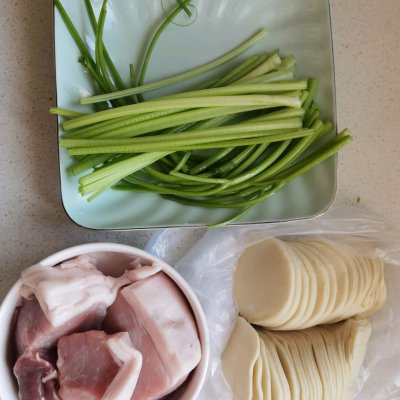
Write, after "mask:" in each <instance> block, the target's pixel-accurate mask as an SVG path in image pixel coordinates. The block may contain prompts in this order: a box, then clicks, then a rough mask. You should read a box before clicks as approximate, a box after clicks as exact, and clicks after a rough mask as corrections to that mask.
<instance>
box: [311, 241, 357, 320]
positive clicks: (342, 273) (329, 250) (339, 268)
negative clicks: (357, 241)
mask: <svg viewBox="0 0 400 400" xmlns="http://www.w3.org/2000/svg"><path fill="white" fill-rule="evenodd" d="M306 243H308V244H310V245H311V246H313V247H314V248H315V249H316V251H317V253H318V254H319V255H321V256H325V257H326V259H327V260H328V264H327V266H328V267H329V266H330V267H332V270H333V271H334V273H335V276H336V281H337V296H336V303H335V306H334V310H333V312H332V314H331V316H330V317H329V318H328V319H327V320H326V321H325V322H336V321H340V320H342V319H343V318H342V315H344V313H345V312H346V311H347V310H348V309H349V308H350V306H351V305H352V304H353V303H354V299H355V294H354V285H355V283H353V282H355V280H356V279H357V276H356V274H355V270H354V267H353V265H350V264H351V261H350V259H349V258H350V257H349V255H348V253H346V251H345V250H343V249H342V248H341V246H339V245H337V244H334V243H332V242H329V241H327V240H307V241H306Z"/></svg>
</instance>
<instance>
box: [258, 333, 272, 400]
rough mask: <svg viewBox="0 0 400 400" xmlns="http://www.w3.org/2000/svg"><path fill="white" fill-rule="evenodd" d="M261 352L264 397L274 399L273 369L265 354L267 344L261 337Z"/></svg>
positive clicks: (269, 399)
mask: <svg viewBox="0 0 400 400" xmlns="http://www.w3.org/2000/svg"><path fill="white" fill-rule="evenodd" d="M260 353H261V360H262V376H261V384H262V389H263V393H264V399H265V400H272V388H271V370H270V366H269V361H268V359H267V355H266V354H265V344H264V341H263V340H262V339H261V338H260Z"/></svg>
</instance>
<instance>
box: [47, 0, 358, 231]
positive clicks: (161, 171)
mask: <svg viewBox="0 0 400 400" xmlns="http://www.w3.org/2000/svg"><path fill="white" fill-rule="evenodd" d="M178 3H179V4H178V6H177V8H176V9H175V10H173V11H172V13H171V14H170V15H168V16H167V18H166V19H165V21H164V23H163V24H162V25H161V26H160V27H159V29H158V30H157V31H156V34H155V35H154V37H153V39H152V40H151V42H150V44H149V47H148V51H147V53H146V56H145V58H144V61H143V63H142V68H141V70H140V73H139V79H138V80H136V79H135V71H134V68H133V66H132V65H131V77H130V78H131V79H130V85H129V86H130V87H128V85H126V84H125V83H124V81H123V79H122V78H121V76H120V75H119V73H118V71H117V70H116V68H115V66H114V64H113V62H112V59H111V57H110V55H109V53H108V52H107V50H106V49H105V46H104V44H103V37H102V36H103V28H104V23H105V18H106V10H107V1H106V0H104V1H103V6H102V8H101V11H100V14H99V17H98V18H96V16H95V13H94V12H93V9H92V7H91V4H90V0H85V5H86V9H87V11H88V15H89V18H90V21H91V23H92V27H93V31H94V34H95V43H96V48H95V54H94V56H92V55H91V54H90V52H89V50H88V48H87V47H86V45H85V44H84V42H83V40H82V39H81V38H80V36H79V34H78V33H77V31H76V29H75V28H74V25H73V23H72V21H71V20H70V19H69V17H68V15H67V14H66V12H65V10H64V9H63V7H62V5H61V3H60V2H59V0H55V5H56V7H57V9H58V11H59V12H60V15H61V16H62V18H63V20H64V22H65V24H66V26H67V28H68V29H69V32H70V33H71V35H72V37H73V39H74V40H75V43H76V44H77V46H78V48H79V49H80V51H81V53H82V58H81V62H82V64H83V65H84V67H85V68H86V70H87V72H88V73H89V74H90V75H91V76H92V78H93V80H94V82H95V83H96V86H97V90H98V91H99V92H100V94H99V95H96V96H91V97H86V98H83V99H81V104H93V105H94V106H95V107H96V111H95V112H94V113H92V114H87V115H86V114H82V113H77V112H74V111H70V110H64V109H60V108H53V109H51V112H52V113H54V114H58V115H60V116H63V117H65V118H66V120H65V121H64V123H63V129H64V131H65V132H66V133H65V135H64V136H63V137H62V138H61V140H60V145H61V146H62V147H65V148H67V149H68V153H69V154H70V155H71V156H73V157H76V162H75V164H74V165H73V166H72V168H71V172H72V173H73V174H74V175H78V174H79V175H80V174H84V175H83V176H81V177H80V179H79V191H80V193H81V194H82V195H83V196H88V200H89V201H90V200H92V199H94V198H95V197H97V196H98V195H99V194H101V193H102V192H103V191H104V190H106V189H108V188H110V187H113V189H117V190H125V191H141V192H154V193H158V194H159V195H160V196H162V197H164V198H166V199H168V200H172V201H176V202H179V203H182V204H187V205H191V206H201V207H216V208H232V209H239V212H238V213H236V214H235V216H234V217H233V218H232V219H230V220H229V221H225V223H227V222H232V221H234V220H237V219H238V218H240V217H241V216H242V215H243V214H244V213H245V212H247V211H248V210H249V209H251V207H253V206H254V205H256V204H257V203H259V202H262V201H264V200H266V199H267V198H269V197H270V196H272V195H273V194H274V193H276V192H277V191H278V190H280V189H281V188H282V187H284V186H285V185H286V184H287V183H288V182H290V181H291V180H292V179H294V178H296V177H297V176H299V175H300V174H303V173H305V172H307V171H308V170H310V169H311V168H314V167H315V166H316V165H317V164H319V163H321V162H322V161H324V160H326V159H327V158H329V157H331V156H332V155H334V154H335V153H336V152H337V151H338V150H339V149H340V148H341V147H343V146H344V145H346V144H347V143H349V142H350V141H351V136H350V135H349V134H348V132H347V130H345V131H343V132H342V133H340V134H338V135H336V136H335V137H334V138H333V139H330V140H327V135H329V133H330V132H331V131H332V124H331V123H330V122H329V121H323V120H321V116H320V112H319V109H318V107H317V106H316V105H315V103H314V101H313V97H314V93H315V90H316V80H314V79H308V80H298V79H296V78H295V64H296V59H295V58H294V57H293V56H288V57H282V56H281V55H280V53H279V51H278V50H276V51H273V52H271V53H262V54H258V55H255V56H252V57H249V58H248V59H246V60H245V61H244V62H241V63H239V64H237V65H235V66H234V67H232V68H231V69H230V71H229V72H228V73H224V75H223V76H222V77H220V78H216V79H214V80H213V81H212V82H207V83H205V84H204V85H203V86H202V87H200V88H195V89H193V90H191V91H187V92H183V93H177V94H174V95H170V96H165V97H159V98H156V99H154V100H150V101H145V99H144V97H143V93H145V92H147V91H150V90H155V89H158V88H161V87H165V86H168V85H173V84H175V83H177V82H181V81H183V80H186V79H189V78H192V77H194V76H197V75H199V74H202V73H205V72H208V71H210V70H212V69H214V68H216V67H218V66H220V65H223V64H225V63H228V62H229V61H231V60H233V59H234V58H235V57H237V56H239V55H241V54H242V53H243V52H245V51H246V50H248V49H249V48H250V47H252V46H253V45H254V44H255V43H256V42H258V41H259V40H260V39H262V38H263V37H264V36H265V35H266V31H265V30H261V31H259V32H258V33H257V34H256V35H254V36H253V37H252V38H250V39H248V40H247V41H246V42H244V43H243V44H241V45H240V46H238V47H237V48H236V49H234V50H232V51H230V52H229V53H227V54H225V55H224V56H222V57H220V58H218V59H216V60H214V61H212V62H210V63H208V64H206V65H203V66H200V67H198V68H195V69H193V70H190V71H187V72H185V73H182V74H180V75H176V76H173V77H170V78H167V79H163V80H161V81H157V82H152V83H144V79H145V73H146V69H147V65H148V63H149V60H150V57H151V54H152V51H153V49H154V47H155V44H156V42H157V39H158V38H159V36H160V34H161V33H162V32H163V30H164V29H165V28H166V27H167V26H168V24H170V23H171V22H172V21H173V19H174V18H175V17H176V15H177V14H178V13H179V12H181V11H183V12H186V13H187V14H188V15H190V13H191V11H190V8H188V5H189V4H190V1H189V0H179V1H178ZM328 137H329V136H328ZM310 147H311V149H309V148H310ZM307 150H308V151H307ZM306 151H307V152H306ZM305 152H306V155H305Z"/></svg>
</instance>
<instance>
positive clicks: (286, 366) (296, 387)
mask: <svg viewBox="0 0 400 400" xmlns="http://www.w3.org/2000/svg"><path fill="white" fill-rule="evenodd" d="M265 335H266V336H267V337H268V338H269V339H270V340H271V342H273V343H274V345H275V348H276V351H277V353H278V357H279V360H280V362H281V364H282V367H283V370H284V372H285V376H286V379H287V381H288V383H289V388H290V399H291V400H302V399H301V398H300V383H299V378H298V375H297V372H296V368H295V366H294V360H293V357H292V355H291V353H290V351H289V349H288V348H287V347H288V345H287V343H286V344H284V343H283V341H280V340H279V333H272V332H265Z"/></svg>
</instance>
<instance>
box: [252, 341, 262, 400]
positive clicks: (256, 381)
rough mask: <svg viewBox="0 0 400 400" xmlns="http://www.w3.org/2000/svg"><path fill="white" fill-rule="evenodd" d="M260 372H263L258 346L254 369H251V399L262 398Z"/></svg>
mask: <svg viewBox="0 0 400 400" xmlns="http://www.w3.org/2000/svg"><path fill="white" fill-rule="evenodd" d="M262 373H263V362H262V358H261V348H260V354H259V355H258V358H257V361H256V363H255V364H254V371H253V400H264V392H263V386H262Z"/></svg>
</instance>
